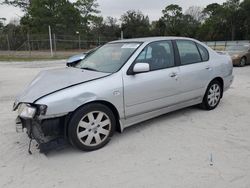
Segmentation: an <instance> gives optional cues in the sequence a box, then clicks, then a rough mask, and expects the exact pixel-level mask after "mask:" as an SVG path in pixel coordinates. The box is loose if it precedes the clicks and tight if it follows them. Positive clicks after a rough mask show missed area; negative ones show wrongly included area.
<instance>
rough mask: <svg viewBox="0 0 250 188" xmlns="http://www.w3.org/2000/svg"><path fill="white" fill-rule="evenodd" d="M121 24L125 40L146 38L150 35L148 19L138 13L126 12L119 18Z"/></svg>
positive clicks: (133, 11)
mask: <svg viewBox="0 0 250 188" xmlns="http://www.w3.org/2000/svg"><path fill="white" fill-rule="evenodd" d="M121 22H122V26H121V27H122V30H123V32H124V37H125V38H133V37H146V36H149V35H150V23H149V18H148V16H145V15H143V14H142V13H141V12H140V11H135V10H129V11H127V12H126V13H125V14H123V15H122V16H121Z"/></svg>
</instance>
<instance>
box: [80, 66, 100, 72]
mask: <svg viewBox="0 0 250 188" xmlns="http://www.w3.org/2000/svg"><path fill="white" fill-rule="evenodd" d="M81 69H84V70H90V71H97V70H96V69H93V68H89V67H84V68H81Z"/></svg>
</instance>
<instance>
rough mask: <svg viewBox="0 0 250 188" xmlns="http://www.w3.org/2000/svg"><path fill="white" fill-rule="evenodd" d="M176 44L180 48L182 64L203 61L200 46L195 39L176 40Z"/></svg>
mask: <svg viewBox="0 0 250 188" xmlns="http://www.w3.org/2000/svg"><path fill="white" fill-rule="evenodd" d="M176 44H177V47H178V50H179V54H180V59H181V64H182V65H188V64H193V63H199V62H202V59H201V56H200V53H199V51H198V48H197V46H196V44H195V43H194V42H193V41H188V40H179V41H176Z"/></svg>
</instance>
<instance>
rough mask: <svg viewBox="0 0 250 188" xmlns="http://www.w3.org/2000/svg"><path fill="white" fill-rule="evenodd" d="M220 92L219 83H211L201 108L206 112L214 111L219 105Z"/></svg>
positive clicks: (215, 81)
mask: <svg viewBox="0 0 250 188" xmlns="http://www.w3.org/2000/svg"><path fill="white" fill-rule="evenodd" d="M222 92H223V90H222V86H221V83H220V82H218V81H217V80H214V81H212V82H211V83H210V84H209V86H208V88H207V91H206V93H205V96H204V98H203V102H202V105H201V106H202V107H203V108H204V109H206V110H213V109H215V108H216V107H217V106H218V105H219V103H220V100H221V97H222Z"/></svg>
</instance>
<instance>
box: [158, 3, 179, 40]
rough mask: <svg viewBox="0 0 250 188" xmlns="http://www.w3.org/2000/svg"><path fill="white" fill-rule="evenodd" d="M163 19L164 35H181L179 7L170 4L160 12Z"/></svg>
mask: <svg viewBox="0 0 250 188" xmlns="http://www.w3.org/2000/svg"><path fill="white" fill-rule="evenodd" d="M162 13H163V17H162V20H164V22H165V25H166V31H165V35H175V36H180V35H182V23H183V22H182V19H183V14H182V8H181V7H180V6H179V5H175V4H171V5H169V6H167V7H166V8H165V9H164V10H162Z"/></svg>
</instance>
